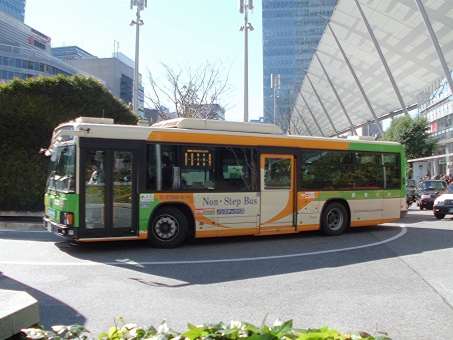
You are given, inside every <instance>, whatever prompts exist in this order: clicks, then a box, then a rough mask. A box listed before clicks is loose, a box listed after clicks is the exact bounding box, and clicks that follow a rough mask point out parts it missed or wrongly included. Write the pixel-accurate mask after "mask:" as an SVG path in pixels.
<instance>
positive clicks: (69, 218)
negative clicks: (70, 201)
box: [60, 211, 74, 226]
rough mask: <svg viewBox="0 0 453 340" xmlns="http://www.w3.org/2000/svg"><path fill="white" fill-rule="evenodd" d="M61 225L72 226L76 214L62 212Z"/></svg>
mask: <svg viewBox="0 0 453 340" xmlns="http://www.w3.org/2000/svg"><path fill="white" fill-rule="evenodd" d="M60 224H64V225H67V226H72V225H73V224H74V213H72V212H64V211H62V212H61V213H60Z"/></svg>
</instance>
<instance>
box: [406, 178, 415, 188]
mask: <svg viewBox="0 0 453 340" xmlns="http://www.w3.org/2000/svg"><path fill="white" fill-rule="evenodd" d="M406 186H408V187H416V186H417V185H416V184H415V179H408V180H407V182H406Z"/></svg>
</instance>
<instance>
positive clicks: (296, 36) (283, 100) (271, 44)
mask: <svg viewBox="0 0 453 340" xmlns="http://www.w3.org/2000/svg"><path fill="white" fill-rule="evenodd" d="M337 1H338V0H323V1H309V0H291V1H290V0H281V1H275V0H263V5H262V6H263V78H264V90H263V93H264V118H265V122H266V123H273V122H274V99H273V97H272V96H273V95H274V90H273V88H272V87H271V80H270V79H271V74H274V75H275V74H280V83H281V87H280V89H279V91H278V100H277V109H276V116H277V117H276V123H277V125H279V126H280V127H281V128H282V129H283V130H286V129H287V126H288V124H289V122H288V120H289V116H290V114H291V110H292V107H293V104H294V102H295V99H296V96H297V91H298V89H299V88H300V85H301V84H302V81H303V78H304V70H305V69H307V68H308V66H309V64H310V62H311V60H312V57H313V50H312V49H311V48H316V47H317V46H318V43H319V40H320V39H321V37H322V35H323V32H324V29H325V28H326V22H325V21H324V20H323V19H321V18H320V17H319V16H318V14H319V15H323V16H325V17H330V15H331V14H332V11H333V9H334V7H335V5H336V4H337Z"/></svg>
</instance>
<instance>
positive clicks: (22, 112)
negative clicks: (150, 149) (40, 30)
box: [0, 75, 138, 211]
mask: <svg viewBox="0 0 453 340" xmlns="http://www.w3.org/2000/svg"><path fill="white" fill-rule="evenodd" d="M79 116H90V117H108V118H113V119H114V120H115V123H123V124H136V123H137V120H138V119H137V118H138V117H137V116H135V115H134V114H133V113H132V111H131V110H130V109H129V108H128V107H127V106H126V105H125V104H124V103H123V102H122V101H121V100H119V99H117V98H115V97H114V96H113V95H112V94H111V92H110V91H109V90H108V89H107V88H106V87H105V86H104V85H103V84H101V83H100V82H99V81H97V80H95V79H93V78H85V77H81V76H74V77H69V78H68V77H64V76H61V75H59V76H56V77H51V78H50V77H38V78H29V79H27V80H25V81H22V80H19V79H14V80H13V81H12V82H11V83H9V84H0V160H1V161H0V209H1V210H3V211H9V210H14V211H40V210H42V209H43V207H44V204H43V197H44V190H45V184H46V177H47V168H48V164H49V160H48V158H47V157H44V156H43V155H39V154H38V152H39V149H40V148H47V147H48V146H49V143H50V139H51V136H52V131H53V129H54V128H55V127H56V126H57V125H58V124H60V123H62V122H66V121H69V120H72V119H75V118H77V117H79Z"/></svg>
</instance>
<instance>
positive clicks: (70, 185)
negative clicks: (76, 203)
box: [46, 145, 75, 192]
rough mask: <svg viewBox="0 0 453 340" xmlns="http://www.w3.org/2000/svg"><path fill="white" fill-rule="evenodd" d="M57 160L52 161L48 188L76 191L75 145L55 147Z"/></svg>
mask: <svg viewBox="0 0 453 340" xmlns="http://www.w3.org/2000/svg"><path fill="white" fill-rule="evenodd" d="M55 153H56V157H55V161H52V160H51V161H50V164H49V173H48V177H47V186H46V188H47V190H56V191H62V192H74V169H75V145H62V146H58V147H56V148H55Z"/></svg>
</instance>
